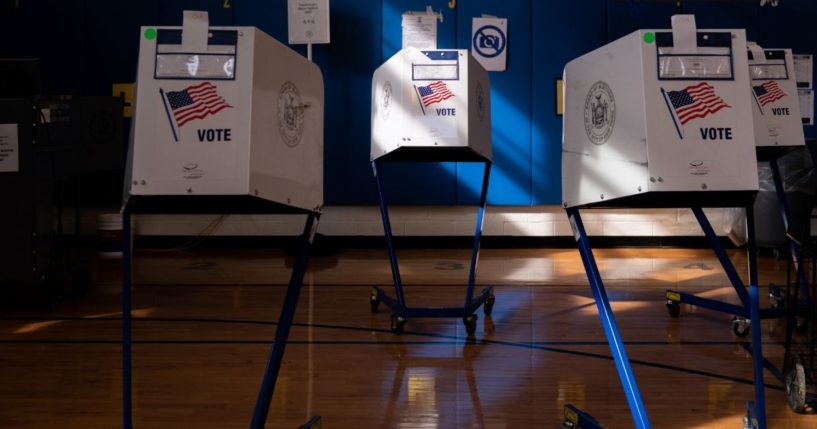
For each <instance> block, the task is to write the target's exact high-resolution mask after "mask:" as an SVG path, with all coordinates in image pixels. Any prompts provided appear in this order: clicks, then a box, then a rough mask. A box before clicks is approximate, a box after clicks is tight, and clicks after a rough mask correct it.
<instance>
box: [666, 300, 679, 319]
mask: <svg viewBox="0 0 817 429" xmlns="http://www.w3.org/2000/svg"><path fill="white" fill-rule="evenodd" d="M667 310H669V317H672V318H673V319H677V318H678V316H680V315H681V304H679V303H677V302H675V301H667Z"/></svg>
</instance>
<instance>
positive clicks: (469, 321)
mask: <svg viewBox="0 0 817 429" xmlns="http://www.w3.org/2000/svg"><path fill="white" fill-rule="evenodd" d="M477 319H479V317H478V316H477V315H476V314H472V315H470V316H466V317H463V318H462V323H464V324H465V332H466V333H467V334H468V335H474V333H475V332H477Z"/></svg>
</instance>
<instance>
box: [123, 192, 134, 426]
mask: <svg viewBox="0 0 817 429" xmlns="http://www.w3.org/2000/svg"><path fill="white" fill-rule="evenodd" d="M132 250H133V245H132V233H131V213H130V209H129V208H128V207H127V206H126V207H125V209H124V210H122V428H123V429H133V400H132V399H131V394H132V388H131V381H132V375H131V369H132V365H131V258H132V256H131V253H132Z"/></svg>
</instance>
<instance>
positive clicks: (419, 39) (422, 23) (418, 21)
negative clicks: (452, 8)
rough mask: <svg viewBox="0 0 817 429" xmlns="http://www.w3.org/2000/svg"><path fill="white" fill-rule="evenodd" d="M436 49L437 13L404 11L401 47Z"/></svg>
mask: <svg viewBox="0 0 817 429" xmlns="http://www.w3.org/2000/svg"><path fill="white" fill-rule="evenodd" d="M409 46H412V47H415V48H417V49H428V50H433V49H437V14H435V13H427V12H406V13H404V14H403V49H406V48H408V47H409Z"/></svg>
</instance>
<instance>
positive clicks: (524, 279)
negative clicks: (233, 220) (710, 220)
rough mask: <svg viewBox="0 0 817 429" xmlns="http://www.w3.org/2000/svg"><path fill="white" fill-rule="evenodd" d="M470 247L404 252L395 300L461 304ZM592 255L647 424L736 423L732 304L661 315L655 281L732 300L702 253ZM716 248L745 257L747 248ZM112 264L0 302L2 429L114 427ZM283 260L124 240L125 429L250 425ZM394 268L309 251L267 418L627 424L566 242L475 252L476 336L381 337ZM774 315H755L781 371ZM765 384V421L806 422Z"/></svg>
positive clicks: (455, 326)
mask: <svg viewBox="0 0 817 429" xmlns="http://www.w3.org/2000/svg"><path fill="white" fill-rule="evenodd" d="M468 254H469V251H468V250H402V251H400V252H399V256H400V258H401V270H402V273H403V276H404V281H405V282H406V283H407V287H406V294H407V300H408V302H409V304H410V305H414V306H420V305H441V304H458V303H460V302H461V301H462V299H463V292H464V284H465V279H466V275H467V257H468ZM597 257H598V258H599V264H600V268H601V270H602V274H603V276H604V278H605V281H606V286H607V287H608V292H609V294H610V296H611V299H612V300H613V301H614V302H613V304H612V306H613V309H614V311H615V314H616V317H617V320H618V323H619V326H620V328H621V332H622V336H623V338H624V340H625V341H626V342H627V347H628V349H627V351H628V353H629V356H630V359H631V360H632V361H633V368H634V371H635V374H636V376H637V379H638V382H639V385H640V388H641V392H642V395H643V397H644V401H645V403H646V407H647V410H648V413H649V415H650V418H651V420H652V422H653V427H655V428H662V429H689V428H739V427H742V426H741V425H742V423H741V420H742V416H743V414H744V411H745V404H746V401H747V400H750V399H752V398H753V386H752V371H751V359H750V357H749V355H748V354H747V353H746V352H745V351H744V349H743V348H742V347H741V344H742V343H743V341H744V340H742V339H738V338H737V337H735V336H734V334H732V332H731V329H730V316H728V315H725V314H719V313H713V312H710V311H707V310H702V309H695V308H691V307H688V306H682V314H681V317H680V318H679V319H671V318H670V317H669V316H668V313H667V309H666V307H665V306H664V289H665V288H669V287H671V288H677V289H680V290H683V291H689V292H695V293H698V294H700V295H703V296H707V297H723V298H724V299H726V300H729V301H732V302H734V301H735V297H734V292H733V291H732V290H731V288H730V287H729V286H728V285H727V280H726V277H725V275H724V274H723V272H722V270H721V269H720V266H719V264H718V263H717V261H716V260H715V258H714V257H713V256H712V252H711V251H708V250H665V249H622V250H602V251H597ZM730 257H731V258H732V259H733V261H734V263H735V265H736V267H738V269H739V270H744V268H745V266H746V258H745V253H744V252H743V251H739V250H734V251H730ZM760 262H761V266H760V268H761V270H760V276H761V284H768V283H769V282H776V283H779V284H780V283H783V282H784V280H785V267H786V264H785V261H778V260H775V259H774V258H772V257H762V258H761V260H760ZM117 264H118V261H105V260H99V261H96V262H95V264H94V273H95V284H94V286H93V287H92V290H91V292H90V294H89V295H88V296H86V297H84V298H81V299H74V300H69V301H66V302H64V303H62V304H61V305H60V306H59V307H58V308H57V309H56V310H55V311H49V312H45V311H33V310H8V309H3V310H2V314H0V316H2V317H0V404H1V405H0V428H3V429H11V428H37V429H46V428H60V429H69V428H82V429H86V428H117V427H120V425H121V421H120V419H121V417H120V415H121V414H120V413H121V402H120V401H121V400H120V362H121V361H120V346H119V341H120V320H121V319H120V317H121V313H120V312H119V309H120V307H119V306H120V293H119V283H118V277H117V276H118V272H117V269H118V265H117ZM291 264H292V261H291V260H289V259H287V258H286V255H285V254H284V253H283V252H279V251H259V250H241V251H235V250H227V251H215V250H194V251H187V252H179V251H141V252H138V253H137V259H136V261H135V286H134V288H133V296H134V315H135V317H136V319H135V321H134V339H135V341H136V344H135V345H134V422H135V427H136V428H138V429H147V428H193V427H195V428H246V427H248V424H249V419H250V416H251V413H252V409H253V405H254V402H255V395H256V393H257V390H258V383H259V381H260V378H261V374H262V371H263V367H264V364H265V362H266V357H267V353H268V351H269V347H270V341H271V339H272V337H273V335H274V334H273V333H274V329H275V324H274V321H275V320H277V318H278V314H279V310H280V303H281V301H282V297H283V293H284V289H285V286H284V285H285V283H286V282H287V280H288V276H289V268H290V266H291ZM390 279H391V274H390V271H389V265H388V261H387V258H386V253H385V251H384V250H343V251H341V252H340V253H339V254H336V255H333V256H327V257H315V258H312V260H311V261H310V269H309V272H308V274H307V276H306V280H305V287H304V289H303V293H302V295H301V301H300V303H299V305H298V311H297V313H296V323H297V326H296V327H294V328H293V332H292V335H291V341H290V344H289V346H288V348H287V351H286V356H285V363H284V365H283V368H282V373H281V376H280V377H279V379H278V384H277V388H276V391H275V397H274V398H273V403H272V406H271V409H270V415H269V424H268V427H273V428H295V427H298V425H299V424H301V423H303V422H304V421H306V420H307V419H308V418H309V417H310V416H312V415H313V414H319V415H322V416H323V427H324V428H379V427H388V428H518V427H526V428H527V427H531V428H533V427H535V428H556V427H559V426H560V424H561V421H562V417H561V416H562V409H563V406H564V404H565V403H573V404H575V405H577V406H579V407H582V408H583V409H585V410H587V411H588V412H590V413H592V414H593V415H594V416H595V417H596V418H598V419H599V420H600V421H601V422H602V423H604V424H605V425H606V426H607V427H609V428H627V427H632V426H633V423H632V420H631V417H630V413H629V410H628V408H627V404H626V400H625V398H624V394H623V391H622V389H621V386H620V384H619V379H618V376H617V374H616V371H615V368H614V366H613V362H612V361H611V360H610V358H609V356H610V351H609V349H608V347H607V344H606V341H605V338H604V334H603V332H602V329H601V325H600V322H599V319H598V315H597V312H596V308H595V305H594V302H593V300H592V297H591V293H590V289H589V287H588V286H587V280H586V277H585V273H584V270H583V268H582V266H581V261H580V259H579V256H578V252H577V251H576V250H575V249H558V250H498V249H486V250H483V252H482V254H481V260H480V267H479V272H478V283H479V285H480V286H482V285H495V287H496V290H495V292H496V306H495V307H494V311H493V315H492V317H485V316H484V315H482V313H481V312H480V313H479V316H480V319H479V321H478V325H477V326H478V327H477V333H476V335H475V336H474V339H473V341H468V340H466V338H467V336H466V333H465V329H464V327H463V325H462V323H461V321H460V320H454V319H411V320H409V321H408V324H407V325H406V327H405V329H406V332H405V334H404V335H402V336H395V335H393V334H392V333H391V332H390V331H389V312H388V310H387V309H384V307H383V306H381V309H380V312H379V313H378V314H371V312H370V310H369V303H368V296H369V290H370V287H371V285H375V284H378V285H387V284H389V283H390ZM765 295H766V294H765V289H764V293H763V295H762V296H763V297H765ZM762 302H763V304H764V305H767V300H766V299H763V300H762ZM783 328H784V327H783V324H782V323H781V322H777V321H765V322H764V353H765V355H766V357H767V358H768V359H769V360H771V361H772V362H774V363H776V364H778V365H779V364H780V363H781V362H780V360H781V358H782V353H783V346H782V341H783ZM765 380H766V383H767V388H766V395H767V396H766V397H767V410H768V411H767V412H768V415H769V418H768V423H769V425H768V427H769V428H775V429H777V428H798V429H806V428H817V416H815V415H797V414H794V413H792V412H790V411H789V410H788V408H787V407H786V404H785V398H784V394H783V392H782V386H781V384H780V383H779V382H778V381H777V380H776V379H773V378H772V377H771V375H770V374H769V373H768V372H766V378H765Z"/></svg>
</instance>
